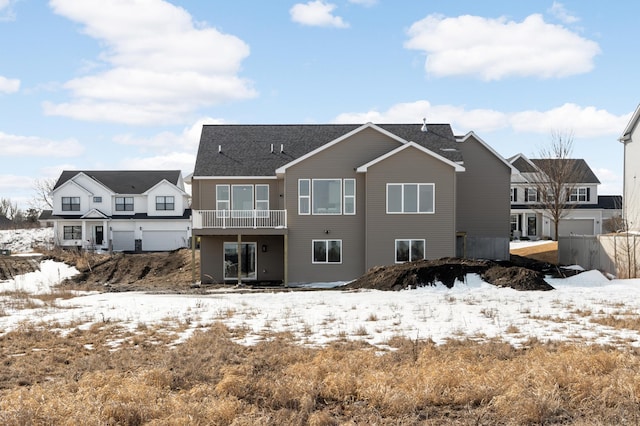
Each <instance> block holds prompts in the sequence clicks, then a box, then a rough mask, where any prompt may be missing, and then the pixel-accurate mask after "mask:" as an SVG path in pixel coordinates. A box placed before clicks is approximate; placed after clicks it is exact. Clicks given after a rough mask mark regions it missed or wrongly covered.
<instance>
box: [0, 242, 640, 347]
mask: <svg viewBox="0 0 640 426" xmlns="http://www.w3.org/2000/svg"><path fill="white" fill-rule="evenodd" d="M2 232H6V231H0V238H3V236H2ZM23 237H24V238H28V236H27V235H26V234H25V235H23ZM0 241H2V240H0ZM518 244H523V243H518ZM0 247H1V246H0ZM75 272H76V271H75V270H74V269H73V268H69V267H68V266H66V265H64V264H60V263H56V262H52V261H47V262H44V263H43V264H42V267H41V271H39V272H36V273H32V274H27V275H24V276H20V277H18V278H17V279H16V280H12V281H8V282H2V283H0V291H2V292H3V294H4V295H0V312H1V314H0V333H5V332H7V331H9V330H12V329H15V328H16V327H19V326H20V324H22V323H36V324H41V325H44V326H55V327H56V328H60V329H62V330H63V331H64V330H71V329H72V328H75V327H80V328H84V327H90V326H91V325H92V324H94V323H101V322H106V321H108V322H110V323H113V322H118V323H121V324H122V325H123V326H126V327H130V329H131V330H132V331H135V330H136V329H137V328H138V327H139V326H141V325H146V326H151V325H163V324H165V325H182V327H183V329H184V331H182V332H181V335H180V339H184V338H187V337H188V336H189V335H190V334H191V333H193V331H194V330H196V329H198V328H199V327H206V326H208V325H210V324H212V323H213V322H216V321H220V322H223V323H224V324H226V325H227V326H228V327H230V328H240V329H242V330H243V331H244V333H242V336H243V337H242V338H241V339H240V340H238V341H239V342H241V343H244V344H252V343H255V342H256V341H259V340H260V339H263V338H265V336H268V335H269V334H270V333H273V332H279V331H289V332H291V333H293V334H294V335H296V336H297V337H298V338H299V340H300V342H302V343H305V344H312V345H321V344H324V343H326V342H328V341H331V340H337V339H343V338H347V339H354V340H355V339H358V340H365V341H367V342H370V343H371V344H373V345H377V346H380V347H384V345H385V342H386V341H388V339H390V338H391V337H394V336H405V337H408V338H410V339H429V338H430V339H433V340H434V341H436V342H439V343H442V342H445V341H446V340H447V339H449V338H456V339H464V338H472V339H478V340H484V339H490V338H499V339H502V340H504V341H506V342H509V343H512V344H514V345H522V344H526V342H527V341H528V340H529V339H531V338H537V339H540V340H543V341H546V340H563V341H579V342H587V343H594V344H612V345H617V346H629V345H631V346H640V332H639V331H637V330H631V329H625V328H613V327H610V326H605V325H600V324H599V323H598V322H597V321H600V320H603V319H609V320H610V319H612V318H614V319H615V318H618V319H635V320H639V322H640V316H639V312H640V280H608V279H607V278H605V277H604V276H603V275H602V274H601V273H600V272H598V271H587V272H584V273H582V274H579V275H576V276H574V277H571V278H567V279H564V280H560V279H548V280H547V281H548V282H549V284H551V285H552V286H554V287H555V288H556V290H554V291H548V292H518V291H515V290H512V289H505V288H497V287H494V286H492V285H490V284H487V283H485V282H483V281H482V280H481V279H480V278H479V277H478V276H475V275H469V276H467V279H466V282H464V283H456V285H455V286H454V287H453V288H452V289H448V288H446V287H445V286H442V285H439V286H435V287H425V288H420V289H417V290H405V291H400V292H382V291H376V290H359V291H348V292H346V291H340V290H323V291H292V292H239V291H233V290H230V289H229V290H218V291H213V292H210V293H208V294H206V295H152V294H145V293H130V292H129V293H100V294H97V293H82V294H78V296H77V297H73V298H70V299H64V300H63V299H59V300H57V301H56V302H55V304H54V306H51V304H44V303H43V304H42V306H41V307H36V308H32V309H14V308H13V306H14V304H12V303H9V301H10V300H11V297H12V296H10V295H9V294H8V293H6V292H7V291H12V290H22V291H25V292H29V293H33V294H42V293H55V290H54V289H52V286H53V285H54V284H55V283H57V282H59V280H60V279H62V278H64V277H66V276H69V275H71V274H73V273H75ZM34 297H35V296H34ZM600 322H602V321H600ZM609 322H611V321H609ZM636 328H637V327H636Z"/></svg>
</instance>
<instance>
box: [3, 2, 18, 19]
mask: <svg viewBox="0 0 640 426" xmlns="http://www.w3.org/2000/svg"><path fill="white" fill-rule="evenodd" d="M15 1H16V0H0V21H13V20H14V19H15V18H16V15H15V13H14V11H13V5H14V3H15Z"/></svg>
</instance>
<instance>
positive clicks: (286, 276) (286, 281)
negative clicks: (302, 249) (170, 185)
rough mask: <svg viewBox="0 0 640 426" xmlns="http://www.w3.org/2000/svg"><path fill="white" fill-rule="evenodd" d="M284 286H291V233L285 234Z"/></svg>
mask: <svg viewBox="0 0 640 426" xmlns="http://www.w3.org/2000/svg"><path fill="white" fill-rule="evenodd" d="M284 286H285V287H289V235H288V234H286V233H285V234H284Z"/></svg>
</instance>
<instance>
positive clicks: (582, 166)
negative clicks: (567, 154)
mask: <svg viewBox="0 0 640 426" xmlns="http://www.w3.org/2000/svg"><path fill="white" fill-rule="evenodd" d="M545 161H562V160H561V159H555V158H544V159H535V160H534V159H531V162H532V163H533V164H535V165H536V166H538V167H541V165H543V164H544V162H545ZM566 161H569V162H571V163H573V170H574V171H575V174H573V176H580V177H581V179H578V180H579V181H580V182H568V183H600V180H598V177H597V176H596V175H595V173H593V170H591V167H589V165H588V164H587V162H586V161H584V160H583V159H581V158H578V159H573V158H569V159H566Z"/></svg>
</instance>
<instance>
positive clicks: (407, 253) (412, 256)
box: [396, 239, 425, 263]
mask: <svg viewBox="0 0 640 426" xmlns="http://www.w3.org/2000/svg"><path fill="white" fill-rule="evenodd" d="M424 258H425V240H424V239H415V240H413V239H406V240H404V239H403V240H400V239H398V240H396V263H404V262H413V261H414V260H422V259H424Z"/></svg>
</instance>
